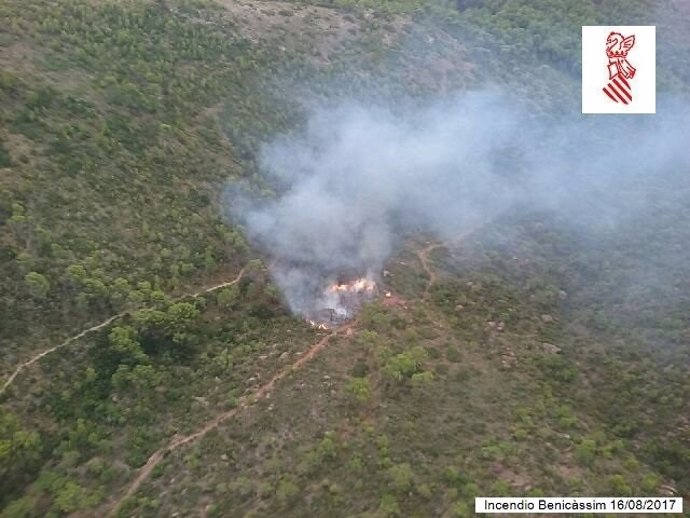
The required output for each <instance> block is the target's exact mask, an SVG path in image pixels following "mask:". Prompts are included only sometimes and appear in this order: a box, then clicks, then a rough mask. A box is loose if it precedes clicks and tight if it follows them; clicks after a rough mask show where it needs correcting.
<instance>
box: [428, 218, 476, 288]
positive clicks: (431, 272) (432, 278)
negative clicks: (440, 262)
mask: <svg viewBox="0 0 690 518" xmlns="http://www.w3.org/2000/svg"><path fill="white" fill-rule="evenodd" d="M487 223H488V222H483V223H478V224H476V225H474V226H472V227H470V228H469V229H467V230H465V231H464V232H461V233H460V234H458V235H457V236H455V237H454V238H452V239H449V240H448V241H442V242H436V243H432V242H429V241H427V245H426V246H425V247H424V248H422V249H420V250H417V258H418V259H419V262H420V263H421V264H422V269H423V270H424V273H425V274H426V276H427V277H428V278H429V280H428V281H427V283H426V288H424V298H427V297H428V296H429V291H430V290H431V287H432V286H433V285H434V284H436V282H437V281H438V274H437V273H436V270H435V269H434V268H433V267H432V265H431V263H432V261H431V253H432V252H433V251H434V250H437V249H438V248H447V249H450V248H451V247H452V246H454V245H457V244H458V243H459V242H460V241H462V240H463V239H465V238H467V237H469V236H470V235H471V234H473V233H474V232H475V231H477V230H478V229H479V228H481V227H482V226H484V225H486V224H487Z"/></svg>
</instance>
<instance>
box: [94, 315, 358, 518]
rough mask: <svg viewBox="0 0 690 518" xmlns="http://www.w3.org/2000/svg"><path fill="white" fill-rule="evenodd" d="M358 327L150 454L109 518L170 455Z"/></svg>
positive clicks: (346, 327) (344, 328)
mask: <svg viewBox="0 0 690 518" xmlns="http://www.w3.org/2000/svg"><path fill="white" fill-rule="evenodd" d="M356 325H357V320H353V321H352V322H350V323H349V324H346V325H344V326H342V327H339V328H337V329H334V330H332V331H331V332H330V333H329V334H327V335H325V336H323V337H322V338H321V339H320V340H319V341H318V342H316V343H315V344H313V345H312V346H310V347H309V349H307V351H306V352H304V353H303V354H302V355H301V356H300V357H299V358H298V359H297V360H296V361H295V362H294V363H291V364H290V365H288V366H287V367H285V368H284V369H282V370H280V371H278V372H277V373H276V374H275V375H274V376H273V377H272V378H271V379H270V380H269V381H268V382H266V383H265V384H264V385H262V386H261V387H259V388H258V389H257V390H255V391H254V392H252V393H251V394H247V395H246V396H242V397H241V398H239V402H238V405H237V406H236V407H235V408H233V409H232V410H228V411H226V412H222V413H220V414H218V415H216V417H214V418H213V419H211V420H210V421H208V422H207V423H206V424H205V425H204V426H202V427H201V428H200V429H199V430H197V431H196V432H194V433H192V434H190V435H187V436H184V437H173V438H172V439H171V440H170V442H169V443H168V445H167V446H164V447H162V448H160V449H158V450H156V451H155V452H153V453H152V454H151V456H150V457H149V458H148V460H147V461H146V464H144V466H143V467H142V468H141V469H140V470H139V474H138V475H137V476H136V477H135V478H134V480H132V482H131V483H130V484H129V486H128V487H127V490H126V491H125V493H124V494H123V495H122V496H121V497H120V498H118V499H117V500H116V501H115V503H114V504H112V507H111V508H110V511H109V512H108V513H107V516H114V515H115V514H117V512H118V511H119V509H120V507H122V504H123V503H124V502H125V500H127V498H129V497H131V496H132V495H134V494H135V493H136V492H137V490H138V489H139V487H141V485H142V484H143V483H144V482H145V481H146V480H147V479H148V478H149V477H150V476H151V472H152V471H153V469H154V468H155V467H156V466H157V465H158V464H160V462H161V461H162V460H163V459H164V458H165V457H166V456H167V455H168V454H169V453H171V452H173V451H174V450H176V449H178V448H180V447H182V446H185V445H186V444H190V443H193V442H194V441H196V440H198V439H201V438H202V437H204V436H205V435H206V434H207V433H208V432H210V431H211V430H213V429H215V428H217V427H218V426H219V425H221V424H222V423H223V422H225V421H227V420H228V419H231V418H233V417H235V416H236V415H237V414H238V413H240V412H241V411H242V410H244V409H246V408H247V407H248V406H249V405H251V404H252V403H256V402H257V401H259V400H260V399H263V398H265V397H266V396H267V395H268V394H270V392H271V391H272V390H273V388H274V387H275V385H276V383H278V381H280V380H281V379H282V378H284V377H285V376H286V375H288V374H289V373H291V372H293V371H296V370H298V369H300V368H301V367H302V366H303V365H304V364H305V363H307V362H308V361H309V360H311V359H312V358H314V356H316V355H317V354H318V353H319V352H320V351H321V350H322V349H323V348H324V347H326V345H327V344H328V342H329V341H330V340H331V338H333V337H335V336H337V335H339V334H341V333H346V332H347V331H348V330H350V329H352V328H353V327H355V326H356Z"/></svg>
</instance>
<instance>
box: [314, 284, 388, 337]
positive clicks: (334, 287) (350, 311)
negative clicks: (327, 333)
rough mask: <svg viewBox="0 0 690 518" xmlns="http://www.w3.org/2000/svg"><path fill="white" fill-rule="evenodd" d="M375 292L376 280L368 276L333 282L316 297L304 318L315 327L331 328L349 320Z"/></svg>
mask: <svg viewBox="0 0 690 518" xmlns="http://www.w3.org/2000/svg"><path fill="white" fill-rule="evenodd" d="M376 292H377V286H376V282H375V281H373V280H372V279H370V278H368V277H361V278H357V279H352V280H350V281H347V282H343V281H336V282H333V283H331V284H328V285H326V287H325V288H324V289H323V291H322V292H321V295H320V296H318V297H317V299H316V301H315V304H314V308H313V310H312V311H311V312H309V314H308V315H307V316H306V318H305V320H306V322H307V323H308V324H309V325H310V326H312V327H314V328H316V329H333V328H334V327H337V326H339V325H342V324H344V323H345V322H347V321H348V320H350V319H351V318H352V317H353V316H354V315H355V314H356V313H357V310H358V309H359V308H360V307H361V305H362V304H363V303H364V302H366V301H367V300H370V299H371V298H373V297H374V295H376Z"/></svg>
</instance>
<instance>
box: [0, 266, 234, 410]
mask: <svg viewBox="0 0 690 518" xmlns="http://www.w3.org/2000/svg"><path fill="white" fill-rule="evenodd" d="M246 268H247V267H246V266H245V267H244V268H242V269H241V270H240V272H239V273H238V274H237V277H235V278H234V279H233V280H231V281H226V282H221V283H220V284H215V285H213V286H210V287H208V288H204V289H202V290H199V291H196V292H194V293H188V294H184V295H180V296H179V297H175V298H174V299H172V300H173V302H176V301H180V300H184V299H187V298H196V297H199V296H200V295H204V294H206V293H210V292H212V291H215V290H219V289H221V288H227V287H228V286H232V285H233V284H237V283H238V282H239V281H240V280H241V279H242V277H243V276H244V272H245V270H246ZM129 313H130V311H123V312H122V313H118V314H116V315H113V316H111V317H109V318H108V319H106V320H104V321H103V322H101V323H99V324H96V325H93V326H91V327H88V328H86V329H84V330H83V331H81V332H80V333H78V334H76V335H74V336H71V337H69V338H68V339H67V340H65V341H64V342H62V343H60V344H58V345H55V346H53V347H51V348H49V349H46V350H44V351H41V352H40V353H38V354H36V355H35V356H32V357H31V358H29V359H28V360H26V361H25V362H24V363H20V364H19V365H18V366H17V368H16V369H14V371H13V372H12V374H11V375H10V377H9V378H7V381H5V383H4V384H3V385H2V387H1V388H0V396H2V395H3V394H4V393H5V391H6V390H7V389H8V388H9V386H10V385H12V383H13V382H14V380H15V379H16V378H17V376H19V374H21V372H22V371H23V370H24V369H26V368H28V367H31V366H32V365H33V364H34V363H36V362H37V361H39V360H40V359H41V358H44V357H45V356H48V355H49V354H50V353H53V352H55V351H57V350H58V349H62V348H63V347H67V346H68V345H69V344H71V343H72V342H76V341H77V340H79V339H81V338H84V337H85V336H86V335H88V334H90V333H93V332H94V331H98V330H99V329H103V328H104V327H107V326H108V325H110V324H112V323H113V322H114V321H115V320H118V319H119V318H122V317H124V316H125V315H127V314H129Z"/></svg>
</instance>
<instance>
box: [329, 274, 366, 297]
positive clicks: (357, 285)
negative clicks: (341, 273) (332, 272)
mask: <svg viewBox="0 0 690 518" xmlns="http://www.w3.org/2000/svg"><path fill="white" fill-rule="evenodd" d="M375 289H376V283H375V282H374V281H372V280H371V279H367V278H366V277H362V278H361V279H355V280H353V281H350V282H338V283H333V284H331V285H330V286H329V287H328V288H326V291H327V292H330V293H351V294H359V293H372V292H373V291H374V290H375Z"/></svg>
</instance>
